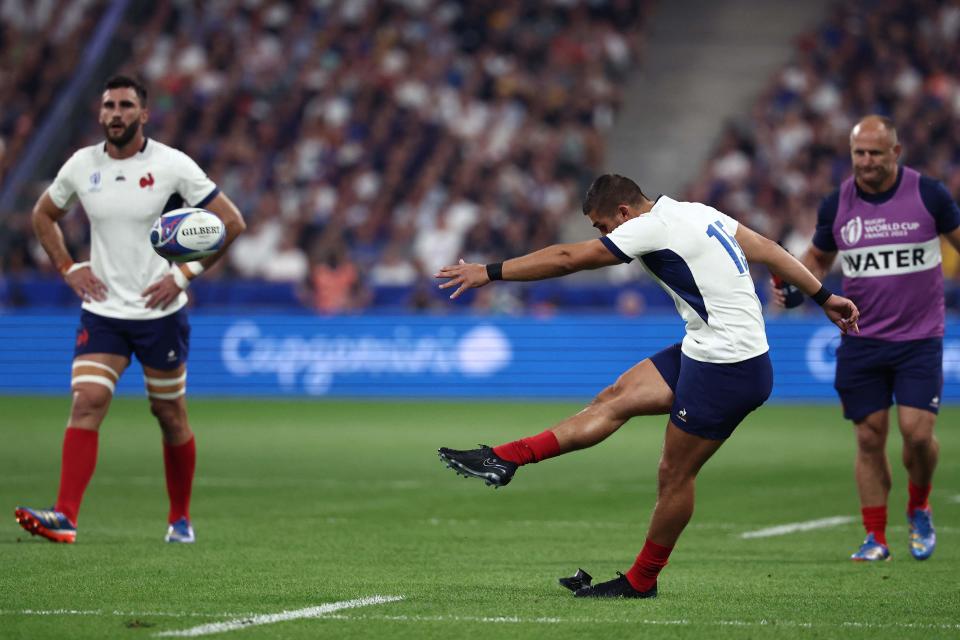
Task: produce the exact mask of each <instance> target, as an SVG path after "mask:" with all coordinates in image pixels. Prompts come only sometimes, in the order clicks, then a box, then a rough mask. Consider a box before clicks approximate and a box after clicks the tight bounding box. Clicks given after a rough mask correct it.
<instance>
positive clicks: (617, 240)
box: [601, 196, 769, 363]
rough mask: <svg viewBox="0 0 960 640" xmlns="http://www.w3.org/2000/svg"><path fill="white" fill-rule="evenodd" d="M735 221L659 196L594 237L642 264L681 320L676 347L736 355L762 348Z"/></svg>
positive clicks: (716, 358)
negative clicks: (683, 324) (680, 339)
mask: <svg viewBox="0 0 960 640" xmlns="http://www.w3.org/2000/svg"><path fill="white" fill-rule="evenodd" d="M736 232H737V221H736V220H734V219H733V218H731V217H730V216H728V215H726V214H724V213H721V212H720V211H717V210H716V209H714V208H713V207H708V206H707V205H704V204H698V203H693V202H677V201H676V200H672V199H670V198H667V197H665V196H661V197H660V198H659V199H658V200H657V202H656V204H655V205H654V206H653V209H651V210H650V211H648V212H647V213H645V214H643V215H641V216H639V217H637V218H633V219H631V220H627V221H626V222H624V223H623V224H621V225H620V226H619V227H617V228H616V229H614V230H613V231H612V232H611V233H609V234H607V235H606V236H605V237H603V238H601V241H602V242H603V243H604V244H605V245H606V246H607V248H608V249H609V250H610V251H611V252H612V253H613V254H614V255H615V256H617V257H618V258H620V259H621V260H623V261H624V262H630V261H631V260H632V259H633V258H639V260H640V263H641V264H642V265H643V268H644V269H645V270H646V271H647V273H649V274H650V275H651V276H652V277H653V278H654V279H655V280H656V281H657V283H658V284H659V285H660V286H661V287H663V289H664V290H665V291H666V292H667V293H668V294H669V295H670V297H671V298H673V301H674V304H676V306H677V311H678V312H679V313H680V315H681V316H682V317H683V319H684V321H685V322H686V323H687V327H686V328H687V334H686V336H684V338H683V344H682V346H681V351H683V353H685V354H686V355H687V356H689V357H690V358H693V359H694V360H699V361H701V362H717V363H730V362H740V361H743V360H748V359H750V358H753V357H756V356H758V355H760V354H762V353H766V352H767V350H768V349H769V347H768V346H767V336H766V332H765V331H764V325H763V314H762V312H761V306H760V300H759V298H757V293H756V290H755V289H754V286H753V279H752V278H751V277H750V269H749V267H748V265H747V260H746V258H745V257H744V255H743V250H742V249H741V248H740V245H739V244H737V241H736V240H735V239H734V234H736Z"/></svg>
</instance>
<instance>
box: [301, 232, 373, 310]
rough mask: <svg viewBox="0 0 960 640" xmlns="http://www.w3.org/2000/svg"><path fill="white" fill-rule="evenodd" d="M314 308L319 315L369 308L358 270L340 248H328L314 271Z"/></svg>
mask: <svg viewBox="0 0 960 640" xmlns="http://www.w3.org/2000/svg"><path fill="white" fill-rule="evenodd" d="M310 284H311V288H312V291H313V307H314V309H316V310H317V311H319V312H320V313H325V314H334V313H342V312H346V311H356V310H358V309H362V308H364V307H365V306H367V303H368V299H367V293H366V292H365V289H364V287H363V283H362V282H361V281H360V275H359V272H358V271H357V268H356V266H355V265H354V264H353V262H351V261H350V259H349V257H348V256H347V252H346V250H344V249H343V248H341V247H333V248H328V249H326V250H325V251H323V255H322V256H321V257H320V259H319V260H318V261H317V262H316V263H315V264H314V265H313V266H312V267H311V270H310Z"/></svg>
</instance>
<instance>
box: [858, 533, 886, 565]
mask: <svg viewBox="0 0 960 640" xmlns="http://www.w3.org/2000/svg"><path fill="white" fill-rule="evenodd" d="M850 559H851V560H853V561H854V562H876V561H877V560H889V559H890V549H888V548H887V545H885V544H880V543H879V542H877V541H876V539H875V538H874V537H873V534H872V533H868V534H867V538H866V539H865V540H864V541H863V544H862V545H860V548H859V549H857V551H856V553H854V554H853V555H852V556H850Z"/></svg>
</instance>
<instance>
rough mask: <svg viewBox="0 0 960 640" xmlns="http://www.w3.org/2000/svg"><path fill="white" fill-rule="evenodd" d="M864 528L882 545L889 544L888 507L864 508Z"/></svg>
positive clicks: (862, 511) (861, 510)
mask: <svg viewBox="0 0 960 640" xmlns="http://www.w3.org/2000/svg"><path fill="white" fill-rule="evenodd" d="M860 513H861V514H862V515H863V528H864V529H866V530H867V533H872V534H873V539H874V540H876V541H877V542H879V543H880V544H887V505H885V504H884V505H881V506H879V507H863V508H862V509H860Z"/></svg>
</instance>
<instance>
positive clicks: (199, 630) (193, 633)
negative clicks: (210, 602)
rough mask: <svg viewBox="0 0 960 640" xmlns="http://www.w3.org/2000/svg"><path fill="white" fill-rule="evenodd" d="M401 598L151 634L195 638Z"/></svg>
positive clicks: (347, 602) (374, 598) (325, 606)
mask: <svg viewBox="0 0 960 640" xmlns="http://www.w3.org/2000/svg"><path fill="white" fill-rule="evenodd" d="M399 600H403V596H379V595H377V596H369V597H366V598H358V599H356V600H344V601H342V602H330V603H328V604H322V605H320V606H319V607H307V608H306V609H297V610H296V611H281V612H280V613H268V614H263V615H257V616H251V617H248V618H237V619H236V620H227V621H226V622H211V623H209V624H202V625H200V626H198V627H191V628H189V629H183V630H180V631H161V632H160V633H155V634H153V635H155V636H158V637H178V638H195V637H197V636H207V635H211V634H214V633H226V632H227V631H236V630H237V629H246V628H247V627H256V626H259V625H264V624H274V623H275V622H285V621H287V620H299V619H301V618H320V617H323V616H325V615H327V614H328V613H333V612H334V611H340V610H342V609H355V608H357V607H366V606H369V605H372V604H385V603H387V602H397V601H399Z"/></svg>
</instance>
